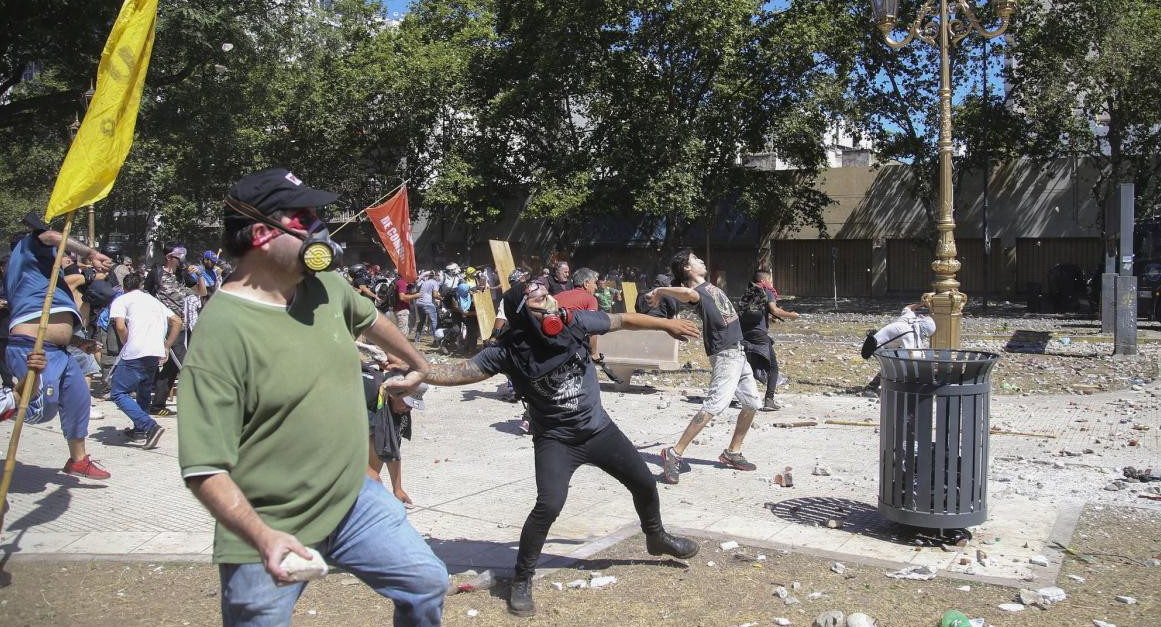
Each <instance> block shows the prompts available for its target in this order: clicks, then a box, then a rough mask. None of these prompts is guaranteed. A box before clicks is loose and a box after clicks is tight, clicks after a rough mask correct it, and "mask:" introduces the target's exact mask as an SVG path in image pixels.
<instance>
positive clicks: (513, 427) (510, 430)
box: [488, 417, 528, 435]
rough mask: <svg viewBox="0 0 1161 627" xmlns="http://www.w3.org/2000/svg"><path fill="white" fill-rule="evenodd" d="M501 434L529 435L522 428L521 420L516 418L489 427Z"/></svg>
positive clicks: (494, 423)
mask: <svg viewBox="0 0 1161 627" xmlns="http://www.w3.org/2000/svg"><path fill="white" fill-rule="evenodd" d="M488 426H489V427H492V428H493V429H495V430H496V431H499V432H500V433H507V434H510V435H528V434H527V433H524V431H523V430H522V429H521V428H520V418H519V417H516V418H513V419H512V420H501V421H500V422H493V423H492V424H490V425H488Z"/></svg>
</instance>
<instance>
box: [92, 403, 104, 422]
mask: <svg viewBox="0 0 1161 627" xmlns="http://www.w3.org/2000/svg"><path fill="white" fill-rule="evenodd" d="M104 419H105V412H103V411H101V410H99V409H97V406H96V405H90V406H89V420H104Z"/></svg>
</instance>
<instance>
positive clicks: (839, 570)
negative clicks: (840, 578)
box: [830, 562, 847, 575]
mask: <svg viewBox="0 0 1161 627" xmlns="http://www.w3.org/2000/svg"><path fill="white" fill-rule="evenodd" d="M830 570H831V572H834V573H835V574H839V575H841V574H843V573H845V572H847V567H846V566H844V565H843V563H842V562H835V563H834V564H832V565H831V567H830Z"/></svg>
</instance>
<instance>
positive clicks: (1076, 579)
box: [1068, 575, 1084, 583]
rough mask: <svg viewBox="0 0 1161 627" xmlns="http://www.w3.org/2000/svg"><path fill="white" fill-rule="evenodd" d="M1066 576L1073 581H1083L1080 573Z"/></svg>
mask: <svg viewBox="0 0 1161 627" xmlns="http://www.w3.org/2000/svg"><path fill="white" fill-rule="evenodd" d="M1068 578H1069V579H1071V580H1073V581H1075V582H1076V583H1084V577H1081V576H1080V575H1069V576H1068Z"/></svg>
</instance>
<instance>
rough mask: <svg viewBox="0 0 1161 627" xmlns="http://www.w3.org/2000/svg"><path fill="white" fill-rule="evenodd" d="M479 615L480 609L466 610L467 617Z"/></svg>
mask: <svg viewBox="0 0 1161 627" xmlns="http://www.w3.org/2000/svg"><path fill="white" fill-rule="evenodd" d="M479 615H480V610H468V618H475V617H477V616H479Z"/></svg>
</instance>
